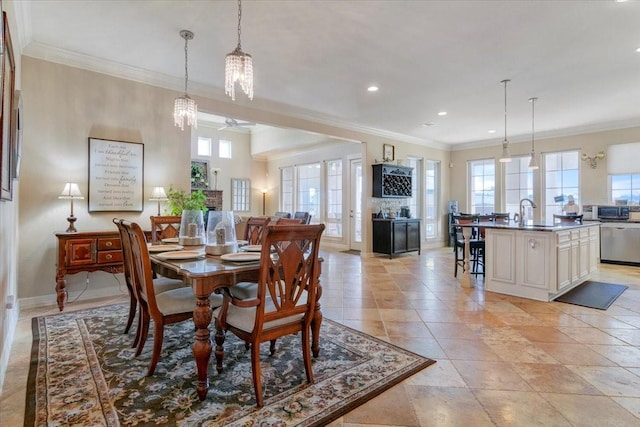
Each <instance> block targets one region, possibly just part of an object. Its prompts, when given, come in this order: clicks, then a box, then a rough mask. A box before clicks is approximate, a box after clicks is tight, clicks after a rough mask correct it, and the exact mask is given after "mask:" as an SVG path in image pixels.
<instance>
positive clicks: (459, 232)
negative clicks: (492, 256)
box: [453, 214, 478, 239]
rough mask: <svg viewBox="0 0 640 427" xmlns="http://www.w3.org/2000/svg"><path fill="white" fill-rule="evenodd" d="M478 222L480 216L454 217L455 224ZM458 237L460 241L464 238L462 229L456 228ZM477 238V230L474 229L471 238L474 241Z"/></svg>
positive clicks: (459, 215)
mask: <svg viewBox="0 0 640 427" xmlns="http://www.w3.org/2000/svg"><path fill="white" fill-rule="evenodd" d="M476 222H478V215H472V214H458V215H454V216H453V223H454V224H473V223H476ZM455 231H456V235H457V238H458V239H461V238H462V228H461V227H455ZM476 237H477V229H476V227H474V228H473V229H472V232H471V238H472V239H474V238H476Z"/></svg>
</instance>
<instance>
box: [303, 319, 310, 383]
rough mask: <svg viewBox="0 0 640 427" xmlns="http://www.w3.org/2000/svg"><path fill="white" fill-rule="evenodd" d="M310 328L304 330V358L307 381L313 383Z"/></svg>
mask: <svg viewBox="0 0 640 427" xmlns="http://www.w3.org/2000/svg"><path fill="white" fill-rule="evenodd" d="M309 330H310V328H304V329H303V330H302V360H303V361H304V371H305V373H306V374H307V381H308V382H309V384H313V369H312V367H311V344H310V342H309V338H310V337H309Z"/></svg>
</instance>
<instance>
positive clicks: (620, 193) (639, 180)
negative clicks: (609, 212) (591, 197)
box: [609, 174, 640, 204]
mask: <svg viewBox="0 0 640 427" xmlns="http://www.w3.org/2000/svg"><path fill="white" fill-rule="evenodd" d="M609 178H610V179H611V201H612V202H616V201H618V200H626V201H627V203H629V204H631V203H634V204H638V203H640V174H631V175H629V174H627V175H609Z"/></svg>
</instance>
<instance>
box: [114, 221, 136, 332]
mask: <svg viewBox="0 0 640 427" xmlns="http://www.w3.org/2000/svg"><path fill="white" fill-rule="evenodd" d="M113 223H114V224H115V225H116V227H117V228H118V233H119V234H120V243H121V244H120V246H121V247H122V267H123V273H124V283H125V285H126V286H127V291H129V317H128V319H127V325H126V327H125V330H124V333H125V334H126V333H128V332H129V329H130V328H131V325H132V324H133V319H134V317H135V315H136V310H137V307H138V299H139V297H138V291H137V289H136V288H135V285H134V283H133V277H132V275H131V269H132V266H131V243H130V242H129V234H128V233H127V230H126V229H125V227H124V226H123V225H122V224H121V220H120V219H118V218H114V219H113Z"/></svg>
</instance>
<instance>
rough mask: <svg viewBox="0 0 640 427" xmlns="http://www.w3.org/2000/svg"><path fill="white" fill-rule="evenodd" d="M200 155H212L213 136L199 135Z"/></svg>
mask: <svg viewBox="0 0 640 427" xmlns="http://www.w3.org/2000/svg"><path fill="white" fill-rule="evenodd" d="M198 156H204V157H211V138H206V137H204V136H199V137H198Z"/></svg>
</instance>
